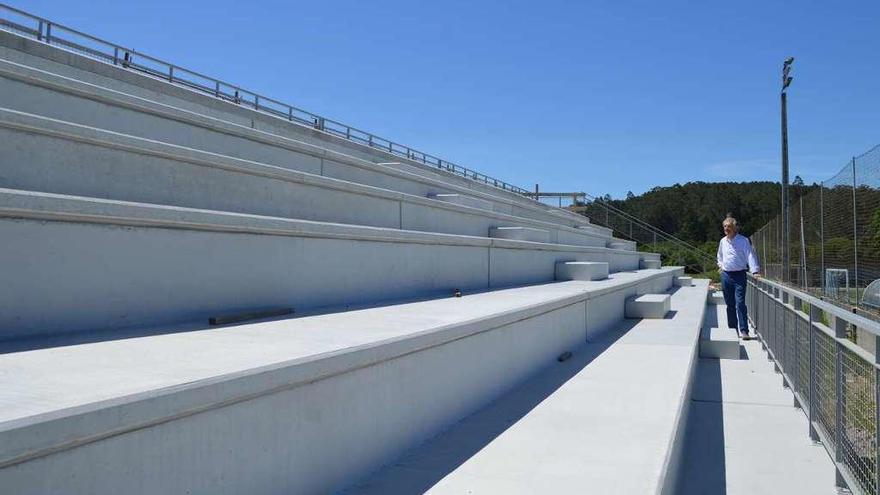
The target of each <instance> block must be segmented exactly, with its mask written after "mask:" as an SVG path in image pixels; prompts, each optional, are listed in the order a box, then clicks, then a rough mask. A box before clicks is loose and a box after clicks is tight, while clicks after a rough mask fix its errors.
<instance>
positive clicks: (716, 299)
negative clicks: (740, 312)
mask: <svg viewBox="0 0 880 495" xmlns="http://www.w3.org/2000/svg"><path fill="white" fill-rule="evenodd" d="M706 300H707V301H708V302H709V304H725V303H724V293H722V292H721V291H720V290H714V291H709V293H708V295H707V297H706Z"/></svg>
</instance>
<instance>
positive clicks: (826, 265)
mask: <svg viewBox="0 0 880 495" xmlns="http://www.w3.org/2000/svg"><path fill="white" fill-rule="evenodd" d="M790 197H791V202H790V204H789V222H788V232H789V247H788V255H789V256H788V258H789V259H788V264H787V265H785V264H784V261H783V259H784V257H783V254H784V247H783V232H784V230H783V229H785V225H783V221H782V217H781V215H779V216H777V217H776V218H774V219H773V220H771V221H770V222H768V223H767V224H766V225H764V226H763V227H762V228H760V229H759V230H758V231H756V232H755V233H754V234H753V235H752V245H753V246H754V247H755V250H756V251H757V253H758V257H759V259H760V261H761V264H762V266H763V267H764V273H765V276H767V277H768V278H770V279H772V280H776V281H780V282H785V283H788V284H791V285H793V286H797V287H799V288H800V289H802V290H803V291H805V292H807V293H810V294H813V295H815V296H818V297H821V298H823V299H826V300H829V301H831V302H834V303H835V304H837V305H839V306H843V307H846V308H848V309H850V310H852V311H854V312H857V313H859V314H862V315H863V316H868V317H871V318H873V319H880V146H876V147H874V148H873V149H871V150H869V151H868V152H866V153H864V154H862V155H860V156H856V157H854V158H852V159H851V160H850V161H849V162H848V163H847V164H846V165H844V166H843V167H842V168H841V169H840V171H839V172H838V173H837V174H836V175H834V176H833V177H831V178H829V179H828V180H825V181H823V182H822V183H820V184H818V185H817V184H814V185H803V184H794V185H792V186H790ZM875 282H876V283H875Z"/></svg>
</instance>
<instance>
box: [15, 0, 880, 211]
mask: <svg viewBox="0 0 880 495" xmlns="http://www.w3.org/2000/svg"><path fill="white" fill-rule="evenodd" d="M6 1H8V2H9V3H10V4H11V5H13V6H15V7H19V8H23V9H25V10H28V11H31V12H33V13H35V14H38V15H42V16H44V17H47V18H50V19H53V20H56V21H57V22H60V23H62V24H67V25H69V26H70V27H73V28H79V29H81V30H84V31H86V32H89V33H92V34H95V35H97V36H100V37H103V38H106V39H108V40H110V41H114V42H117V43H119V44H122V45H127V46H130V47H132V48H134V49H136V50H140V51H143V52H145V53H149V54H152V55H155V56H157V57H159V58H164V59H166V60H169V61H172V62H175V63H177V64H179V65H181V66H184V67H189V68H192V69H194V70H197V71H201V72H204V73H207V74H210V75H214V76H216V77H218V78H220V79H225V80H227V81H230V82H232V83H238V84H240V85H242V86H243V87H247V88H251V89H253V90H254V91H257V92H261V93H263V94H265V95H268V96H272V97H275V98H277V99H280V100H282V101H287V102H290V103H292V104H294V105H297V106H299V107H301V108H305V109H307V110H310V111H313V112H316V113H320V114H323V115H326V116H328V117H331V118H335V119H337V120H340V121H342V122H346V123H349V124H351V125H354V126H358V127H360V128H363V129H366V130H368V131H371V132H373V133H375V134H378V135H381V136H384V137H388V138H390V139H393V140H396V141H398V142H402V143H405V144H408V145H410V146H412V147H414V148H417V149H421V150H424V151H426V152H429V153H433V154H435V155H438V156H441V157H443V158H445V159H448V160H450V161H453V162H456V163H459V164H462V165H465V166H469V167H471V168H474V169H477V170H479V171H481V172H483V173H486V174H488V175H492V176H496V177H499V178H501V179H504V180H506V181H508V182H511V183H514V184H517V185H520V186H523V187H527V188H531V187H534V184H535V183H536V182H538V183H539V184H540V185H541V189H543V190H550V189H553V190H567V191H570V190H582V191H586V192H588V193H590V194H594V195H599V194H605V193H610V194H611V195H612V196H614V197H622V196H623V195H625V194H626V191H628V190H632V191H634V192H636V193H640V192H643V191H645V190H647V189H650V188H651V187H653V186H656V185H671V184H674V183H676V182H687V181H693V180H704V181H721V180H736V181H740V180H778V177H779V160H780V159H779V155H780V144H779V92H778V87H779V77H780V76H779V71H780V68H781V64H782V60H783V59H784V58H785V57H786V56H789V55H793V56H794V57H796V62H795V70H794V76H795V81H794V83H793V85H792V87H791V89H790V95H789V107H790V108H789V132H790V152H791V170H792V172H791V173H792V176H794V175H795V174H799V175H801V176H802V177H803V178H804V179H805V180H806V181H808V182H811V181H814V180H815V181H819V180H822V179H825V178H827V177H830V176H831V175H833V174H834V173H835V172H836V171H837V170H838V169H839V168H840V167H841V166H842V165H843V164H844V163H845V162H846V161H847V159H848V158H849V157H850V156H852V155H857V154H860V153H862V152H864V151H866V150H867V149H869V148H871V147H872V146H874V145H876V144H878V143H880V120H878V117H880V99H878V97H877V90H878V87H880V64H878V63H877V58H878V53H880V2H877V1H876V0H874V1H861V2H819V1H815V2H809V1H800V2H783V1H772V0H770V1H766V0H765V1H760V2H750V1H736V2H686V3H685V2H656V1H654V2H622V1H607V2H605V1H601V2H599V1H590V2H587V1H583V2H562V1H543V2H536V1H534V0H532V1H524V2H523V1H498V2H494V1H493V2H488V1H487V2H476V1H470V2H464V1H461V2H459V1H434V2H413V1H409V2H403V1H401V2H365V1H346V0H338V1H332V2H329V1H326V2H315V1H308V2H296V1H276V2H265V1H253V2H241V1H227V0H212V1H204V2H203V1H176V2H170V1H165V0H155V1H150V2H138V1H128V2H118V1H113V2H110V1H100V0H99V1H92V2H79V1H77V2H71V1H69V0H67V1H58V0H28V1H27V2H23V1H20V0H6Z"/></svg>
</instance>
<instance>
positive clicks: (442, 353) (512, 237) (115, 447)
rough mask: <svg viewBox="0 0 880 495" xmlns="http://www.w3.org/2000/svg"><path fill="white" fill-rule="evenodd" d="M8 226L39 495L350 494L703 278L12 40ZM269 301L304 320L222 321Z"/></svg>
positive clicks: (28, 439)
mask: <svg viewBox="0 0 880 495" xmlns="http://www.w3.org/2000/svg"><path fill="white" fill-rule="evenodd" d="M0 238H2V239H3V240H4V242H2V243H0V272H2V273H3V277H4V281H5V283H4V284H0V375H2V376H3V378H4V383H5V384H8V386H5V385H4V387H2V388H0V486H2V487H4V488H7V487H8V489H9V490H11V491H12V492H14V493H22V494H24V493H71V492H81V493H86V492H125V493H170V492H182V491H191V492H194V493H216V492H227V493H235V492H237V493H278V492H286V493H323V492H327V491H332V490H336V489H340V488H343V487H345V486H347V485H348V484H350V483H351V482H353V481H354V480H356V479H359V478H360V477H363V476H365V475H367V474H369V473H370V472H372V471H374V470H375V469H378V468H379V467H381V466H382V465H384V464H385V463H387V462H388V461H389V460H390V459H393V458H395V457H396V456H398V455H400V454H402V453H403V452H405V451H406V450H407V449H410V448H412V447H414V446H415V445H418V444H419V443H420V442H422V441H425V440H427V439H429V438H431V437H433V436H435V435H436V434H437V433H439V432H440V431H442V430H443V429H444V428H447V427H448V426H449V425H451V424H454V423H455V422H456V421H459V420H461V419H462V418H465V417H467V416H468V415H470V414H472V413H474V412H475V411H477V410H479V409H480V408H481V407H484V406H486V405H487V404H489V403H491V402H492V401H493V400H494V399H496V398H498V397H500V396H502V395H503V394H505V393H507V392H509V391H511V390H514V389H515V388H516V387H518V386H520V385H522V384H523V383H524V382H526V381H527V380H528V379H529V378H531V377H533V376H535V374H537V373H539V372H540V371H541V370H542V369H544V368H545V367H546V366H547V365H548V364H550V363H553V362H555V360H556V358H557V357H559V356H560V354H561V353H565V352H571V351H573V350H575V349H577V348H579V346H582V345H584V343H585V342H588V341H599V340H601V339H603V338H605V335H606V334H608V333H609V332H611V333H613V332H614V331H615V329H618V330H620V329H621V328H622V327H621V325H623V326H627V325H630V326H631V325H632V324H633V322H623V321H624V317H625V309H626V306H627V300H628V299H632V298H634V297H638V296H643V295H646V294H647V295H651V294H653V295H658V294H660V295H665V296H666V299H665V304H669V301H670V299H669V297H668V294H667V291H669V290H670V288H672V287H673V285H674V280H675V279H676V277H680V276H681V275H683V270H682V269H681V268H678V267H661V265H660V256H659V255H657V254H654V253H644V252H638V251H637V250H636V245H635V243H634V242H632V241H625V240H621V239H616V238H614V237H613V236H612V233H611V231H610V230H609V229H607V228H605V227H601V226H597V225H593V224H591V223H590V221H589V220H588V219H587V218H586V217H583V216H579V215H576V214H574V213H572V212H569V211H564V210H561V209H556V208H549V207H548V206H547V205H544V204H541V203H539V202H537V201H534V200H532V199H529V198H527V197H525V196H523V195H520V194H516V193H513V192H511V191H507V190H503V189H500V188H497V187H493V186H491V185H488V184H484V183H480V182H476V181H472V180H468V179H466V178H463V177H460V176H457V175H454V174H451V173H448V172H446V171H444V170H439V169H432V168H430V167H427V166H425V165H424V164H419V163H417V162H414V161H408V160H405V159H401V157H399V156H396V155H393V154H391V153H388V152H386V151H383V150H379V149H374V148H370V147H367V146H363V145H359V144H356V143H352V142H350V141H346V140H345V139H342V138H340V137H338V136H334V135H332V134H329V133H327V132H323V131H321V130H318V129H314V128H310V127H308V126H303V125H299V124H295V123H291V122H287V121H284V120H282V119H277V118H274V117H271V116H267V115H265V114H261V113H260V112H256V111H253V110H250V109H247V108H243V107H241V106H239V105H235V104H233V103H230V102H225V101H221V100H218V99H215V98H213V97H211V96H209V95H205V94H200V93H196V92H193V91H189V90H187V89H185V88H181V87H178V86H175V85H173V84H170V83H168V82H165V81H161V80H158V79H156V78H152V77H147V76H145V75H143V74H140V73H136V72H133V71H130V70H126V69H124V68H122V67H117V66H113V65H108V64H105V63H102V62H98V61H95V60H92V59H90V58H87V57H84V56H82V55H79V54H75V53H72V52H69V51H65V50H62V49H59V48H57V47H54V46H50V45H47V44H45V43H42V42H38V41H35V40H29V39H26V38H23V37H20V36H17V35H14V34H11V33H8V32H4V31H2V30H0ZM700 290H702V291H703V295H702V296H701V297H702V301H703V302H705V301H706V299H705V297H706V296H705V287H703V286H702V285H700V284H699V283H697V284H695V286H694V287H678V288H677V291H676V292H675V295H674V297H676V298H681V297H684V296H685V295H688V294H691V293H693V292H698V291H700ZM458 295H460V296H461V297H455V296H458ZM688 297H690V296H688ZM677 300H678V299H672V301H673V303H672V304H673V306H672V307H673V311H672V312H670V313H669V315H672V318H671V319H669V315H667V319H659V320H657V322H659V324H661V327H662V325H663V324H664V323H663V322H667V321H673V322H675V325H677V324H679V323H683V322H684V321H685V320H686V316H687V314H689V312H685V313H678V314H676V313H675V308H676V307H677V306H676V304H677V303H675V302H674V301H677ZM688 311H690V310H688ZM686 313H687V314H686ZM261 314H276V315H284V316H281V317H275V318H273V319H270V320H267V321H259V322H250V323H248V322H246V323H236V324H233V325H220V326H211V325H210V324H209V321H214V322H215V323H216V321H218V320H217V318H218V317H220V321H223V320H224V319H226V318H228V319H229V320H235V319H237V317H236V315H239V316H240V315H256V316H259V315H261ZM622 322H623V323H622ZM638 325H646V326H645V327H644V328H649V327H650V328H653V327H651V325H653V323H648V322H647V321H645V322H643V323H638ZM627 328H628V327H627ZM638 328H642V327H641V326H639V327H638ZM658 328H660V327H658ZM663 328H665V327H663ZM637 333H639V332H638V331H637V332H634V333H633V338H635V335H636V334H637ZM676 335H677V334H676ZM624 340H625V337H624V338H621V341H624ZM609 345H610V344H609ZM615 345H616V344H615Z"/></svg>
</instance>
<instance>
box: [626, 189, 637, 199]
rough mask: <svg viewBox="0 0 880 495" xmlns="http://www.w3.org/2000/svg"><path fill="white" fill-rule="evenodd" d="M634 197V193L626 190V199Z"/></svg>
mask: <svg viewBox="0 0 880 495" xmlns="http://www.w3.org/2000/svg"><path fill="white" fill-rule="evenodd" d="M635 197H636V195H635V194H633V192H632V191H627V192H626V199H627V200H630V199H633V198H635Z"/></svg>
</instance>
